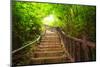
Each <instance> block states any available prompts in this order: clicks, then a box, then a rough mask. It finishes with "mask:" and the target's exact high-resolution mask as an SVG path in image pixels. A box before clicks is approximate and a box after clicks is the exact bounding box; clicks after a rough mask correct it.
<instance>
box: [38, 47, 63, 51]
mask: <svg viewBox="0 0 100 67" xmlns="http://www.w3.org/2000/svg"><path fill="white" fill-rule="evenodd" d="M36 50H37V51H59V50H63V48H37V49H36Z"/></svg>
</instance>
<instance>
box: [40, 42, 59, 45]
mask: <svg viewBox="0 0 100 67" xmlns="http://www.w3.org/2000/svg"><path fill="white" fill-rule="evenodd" d="M41 45H60V42H56V43H52V42H50V43H48V42H41Z"/></svg>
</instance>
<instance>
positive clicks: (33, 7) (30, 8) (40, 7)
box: [12, 2, 96, 49]
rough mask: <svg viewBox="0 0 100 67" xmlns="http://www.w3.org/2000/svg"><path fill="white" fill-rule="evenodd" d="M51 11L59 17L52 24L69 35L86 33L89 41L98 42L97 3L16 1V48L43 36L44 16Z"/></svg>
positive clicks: (14, 41)
mask: <svg viewBox="0 0 100 67" xmlns="http://www.w3.org/2000/svg"><path fill="white" fill-rule="evenodd" d="M51 14H52V15H53V16H54V17H55V21H54V22H53V23H52V24H50V25H51V26H53V27H60V28H61V29H62V30H63V31H64V32H65V33H66V35H67V34H69V35H72V36H74V37H79V38H82V36H83V35H84V36H86V37H87V39H88V40H91V41H94V42H95V35H96V29H95V28H96V27H95V26H96V7H95V6H85V5H68V4H49V3H34V2H14V3H13V4H12V35H13V36H12V42H13V49H17V48H19V47H21V46H22V45H23V44H24V43H25V42H28V41H31V40H34V39H35V38H36V37H37V36H38V35H40V34H41V33H42V31H43V24H44V22H43V19H44V18H45V17H47V16H49V15H51Z"/></svg>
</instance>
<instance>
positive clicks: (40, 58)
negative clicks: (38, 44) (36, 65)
mask: <svg viewBox="0 0 100 67" xmlns="http://www.w3.org/2000/svg"><path fill="white" fill-rule="evenodd" d="M61 58H67V56H66V55H62V56H55V57H53V56H51V57H38V58H32V59H34V60H42V59H43V60H44V59H61Z"/></svg>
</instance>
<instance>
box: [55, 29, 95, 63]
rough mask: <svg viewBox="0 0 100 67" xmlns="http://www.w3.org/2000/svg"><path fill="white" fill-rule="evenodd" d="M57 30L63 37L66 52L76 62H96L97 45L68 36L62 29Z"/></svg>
mask: <svg viewBox="0 0 100 67" xmlns="http://www.w3.org/2000/svg"><path fill="white" fill-rule="evenodd" d="M56 29H57V31H58V32H59V33H60V35H61V39H62V41H63V43H64V45H65V48H66V50H67V51H68V52H69V54H70V55H71V57H72V58H73V59H74V61H75V62H79V61H94V60H96V45H95V44H94V43H92V42H89V41H86V40H82V39H78V38H75V37H71V36H68V35H67V36H66V35H65V33H64V32H63V31H62V30H61V29H60V28H56Z"/></svg>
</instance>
